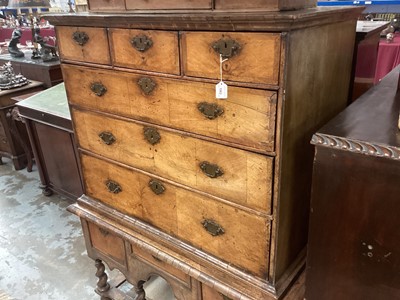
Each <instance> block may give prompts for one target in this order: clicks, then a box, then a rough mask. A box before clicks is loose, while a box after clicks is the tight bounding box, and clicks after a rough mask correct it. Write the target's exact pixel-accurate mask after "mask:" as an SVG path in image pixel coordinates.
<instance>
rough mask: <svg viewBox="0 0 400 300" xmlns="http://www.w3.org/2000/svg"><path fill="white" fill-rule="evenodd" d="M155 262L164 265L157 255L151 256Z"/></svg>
mask: <svg viewBox="0 0 400 300" xmlns="http://www.w3.org/2000/svg"><path fill="white" fill-rule="evenodd" d="M151 257H152V258H153V259H154V260H155V261H157V262H159V263H162V262H163V261H162V260H161V259H159V258H158V257H157V256H155V255H152V256H151Z"/></svg>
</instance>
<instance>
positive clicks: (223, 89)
mask: <svg viewBox="0 0 400 300" xmlns="http://www.w3.org/2000/svg"><path fill="white" fill-rule="evenodd" d="M215 98H217V99H227V98H228V86H227V85H226V84H225V83H224V82H223V81H220V82H219V83H218V84H217V85H216V86H215Z"/></svg>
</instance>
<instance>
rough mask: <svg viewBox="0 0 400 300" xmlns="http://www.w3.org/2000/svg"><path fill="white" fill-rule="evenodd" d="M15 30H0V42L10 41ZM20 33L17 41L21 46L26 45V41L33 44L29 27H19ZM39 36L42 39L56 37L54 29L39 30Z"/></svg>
mask: <svg viewBox="0 0 400 300" xmlns="http://www.w3.org/2000/svg"><path fill="white" fill-rule="evenodd" d="M14 29H15V28H0V42H4V41H5V40H7V39H11V35H12V32H13V31H14ZM21 31H22V36H21V39H20V40H19V41H20V43H21V45H26V41H27V40H29V41H32V42H33V36H32V29H31V28H30V27H21ZM40 35H41V36H42V37H43V38H44V37H49V36H53V37H54V36H56V33H55V31H54V27H50V28H40ZM49 43H50V44H51V43H52V41H51V40H50V41H49Z"/></svg>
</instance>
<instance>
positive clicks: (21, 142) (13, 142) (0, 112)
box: [0, 80, 43, 170]
mask: <svg viewBox="0 0 400 300" xmlns="http://www.w3.org/2000/svg"><path fill="white" fill-rule="evenodd" d="M42 89H43V83H42V82H38V81H33V80H32V81H31V82H30V83H29V84H27V85H25V86H22V87H19V88H15V89H10V90H0V164H2V161H1V157H8V158H10V159H11V160H12V162H13V164H14V168H15V170H20V169H22V168H24V167H25V166H26V163H27V153H29V149H28V148H27V147H29V146H28V145H29V139H28V137H27V133H26V130H25V128H24V126H22V124H19V125H16V126H17V127H15V128H14V127H13V124H12V122H11V119H12V118H11V111H12V109H13V108H14V106H15V104H16V100H13V99H12V98H13V97H15V96H18V95H21V94H26V93H29V92H34V91H40V90H42Z"/></svg>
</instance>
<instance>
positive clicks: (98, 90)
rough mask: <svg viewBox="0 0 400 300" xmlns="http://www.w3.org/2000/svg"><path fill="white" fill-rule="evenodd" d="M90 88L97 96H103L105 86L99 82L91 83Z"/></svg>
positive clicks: (105, 89)
mask: <svg viewBox="0 0 400 300" xmlns="http://www.w3.org/2000/svg"><path fill="white" fill-rule="evenodd" d="M90 90H91V91H92V92H93V93H95V94H96V96H99V97H101V96H103V95H104V94H105V93H106V92H107V88H106V87H105V86H104V85H103V84H102V83H101V82H93V83H91V84H90Z"/></svg>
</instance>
